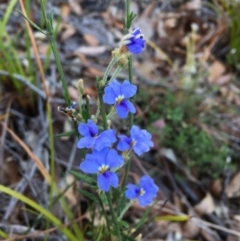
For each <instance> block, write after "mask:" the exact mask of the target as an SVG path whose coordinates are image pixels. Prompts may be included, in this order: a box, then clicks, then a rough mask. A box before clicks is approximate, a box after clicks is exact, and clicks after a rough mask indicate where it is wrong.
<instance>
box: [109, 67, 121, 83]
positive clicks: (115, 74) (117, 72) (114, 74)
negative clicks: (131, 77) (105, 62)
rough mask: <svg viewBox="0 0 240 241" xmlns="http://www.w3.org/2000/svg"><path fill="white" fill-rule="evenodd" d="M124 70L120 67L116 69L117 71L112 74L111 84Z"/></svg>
mask: <svg viewBox="0 0 240 241" xmlns="http://www.w3.org/2000/svg"><path fill="white" fill-rule="evenodd" d="M121 70H122V67H121V66H119V65H118V67H117V68H116V70H115V71H114V73H113V74H112V77H111V79H110V80H109V82H111V81H113V80H114V79H115V78H116V76H117V75H118V74H119V72H120V71H121Z"/></svg>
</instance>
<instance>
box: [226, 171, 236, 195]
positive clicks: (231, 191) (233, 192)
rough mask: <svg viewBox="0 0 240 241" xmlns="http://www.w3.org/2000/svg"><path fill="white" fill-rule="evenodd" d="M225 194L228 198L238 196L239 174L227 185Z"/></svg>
mask: <svg viewBox="0 0 240 241" xmlns="http://www.w3.org/2000/svg"><path fill="white" fill-rule="evenodd" d="M225 193H226V195H227V197H228V198H233V197H239V196H240V172H238V173H237V174H236V175H235V176H234V177H233V179H232V180H231V182H230V183H229V185H228V186H227V187H226V190H225Z"/></svg>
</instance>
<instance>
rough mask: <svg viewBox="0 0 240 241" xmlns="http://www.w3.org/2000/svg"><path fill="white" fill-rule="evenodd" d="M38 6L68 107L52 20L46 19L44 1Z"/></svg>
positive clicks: (65, 83) (67, 97)
mask: <svg viewBox="0 0 240 241" xmlns="http://www.w3.org/2000/svg"><path fill="white" fill-rule="evenodd" d="M40 4H41V10H42V15H43V18H44V21H45V24H46V27H47V32H48V37H49V41H50V45H51V48H52V52H53V55H54V59H55V61H56V65H57V69H58V72H59V75H60V79H61V81H62V86H63V89H64V99H65V102H66V104H67V105H70V104H71V99H70V95H69V93H68V88H67V81H66V78H65V75H64V72H63V68H62V64H61V61H60V57H59V54H58V50H57V45H56V42H55V38H54V29H53V26H52V21H53V20H52V19H51V16H50V17H47V14H46V8H45V6H46V1H44V0H40Z"/></svg>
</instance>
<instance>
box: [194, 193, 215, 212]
mask: <svg viewBox="0 0 240 241" xmlns="http://www.w3.org/2000/svg"><path fill="white" fill-rule="evenodd" d="M194 210H195V211H196V212H197V213H198V214H199V215H200V216H202V215H205V214H210V213H212V212H213V211H214V210H215V204H214V201H213V198H212V196H211V194H210V193H207V194H206V196H205V197H204V198H203V199H202V201H201V202H200V203H198V204H197V205H195V206H194Z"/></svg>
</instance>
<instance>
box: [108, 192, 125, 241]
mask: <svg viewBox="0 0 240 241" xmlns="http://www.w3.org/2000/svg"><path fill="white" fill-rule="evenodd" d="M106 196H107V200H108V204H109V207H110V212H111V215H112V219H113V222H114V226H115V229H116V231H117V237H118V241H122V237H121V233H120V229H119V225H118V221H117V218H116V216H115V212H114V209H113V204H112V199H111V195H110V192H107V193H106Z"/></svg>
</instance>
